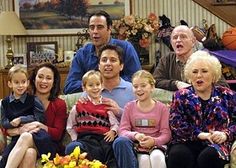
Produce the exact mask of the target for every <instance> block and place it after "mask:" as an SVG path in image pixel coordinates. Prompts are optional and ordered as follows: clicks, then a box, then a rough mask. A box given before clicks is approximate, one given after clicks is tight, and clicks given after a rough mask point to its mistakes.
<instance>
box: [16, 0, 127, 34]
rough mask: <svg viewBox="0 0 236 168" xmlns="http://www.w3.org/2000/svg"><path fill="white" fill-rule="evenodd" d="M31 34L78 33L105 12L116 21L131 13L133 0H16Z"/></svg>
mask: <svg viewBox="0 0 236 168" xmlns="http://www.w3.org/2000/svg"><path fill="white" fill-rule="evenodd" d="M13 2H14V3H13V4H14V10H15V11H16V13H17V14H18V15H19V17H20V19H21V21H22V23H23V25H24V26H25V28H26V30H27V32H28V34H34V35H37V34H38V35H40V34H43V35H45V34H76V33H77V32H79V31H80V30H81V29H83V28H87V27H88V23H87V22H88V16H89V15H90V14H91V13H92V12H94V11H97V10H105V11H106V12H108V13H109V14H110V15H111V18H112V19H113V20H117V19H120V18H122V17H124V16H125V15H129V14H130V0H63V1H62V0H13Z"/></svg>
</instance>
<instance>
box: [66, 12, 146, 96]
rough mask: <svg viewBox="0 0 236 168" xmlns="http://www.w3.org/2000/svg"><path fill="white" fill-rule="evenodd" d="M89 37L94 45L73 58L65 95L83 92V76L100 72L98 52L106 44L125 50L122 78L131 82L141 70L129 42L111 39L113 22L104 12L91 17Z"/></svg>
mask: <svg viewBox="0 0 236 168" xmlns="http://www.w3.org/2000/svg"><path fill="white" fill-rule="evenodd" d="M88 20H89V35H90V38H91V41H92V43H88V44H87V45H85V46H84V47H82V48H80V49H79V50H78V51H77V53H76V55H75V57H74V58H73V61H72V64H71V68H70V71H69V74H68V76H67V80H66V82H65V86H64V93H65V94H70V93H76V92H80V91H82V87H81V79H82V76H83V75H84V74H85V73H86V72H87V71H89V70H91V69H95V70H98V51H99V49H100V48H101V47H102V46H104V45H105V44H113V45H117V46H120V47H121V48H122V49H123V52H124V54H123V60H124V67H123V70H122V71H121V73H120V75H121V77H122V78H123V79H124V80H126V81H131V77H132V75H133V74H134V73H135V72H136V71H138V70H140V69H141V64H140V61H139V57H138V55H137V53H136V51H135V49H134V47H133V46H132V44H131V43H130V42H128V41H123V40H118V39H113V38H111V30H112V20H111V18H110V16H109V14H107V13H106V12H104V11H98V12H95V13H93V14H92V15H90V17H89V19H88Z"/></svg>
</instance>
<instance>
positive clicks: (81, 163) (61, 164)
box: [41, 147, 107, 168]
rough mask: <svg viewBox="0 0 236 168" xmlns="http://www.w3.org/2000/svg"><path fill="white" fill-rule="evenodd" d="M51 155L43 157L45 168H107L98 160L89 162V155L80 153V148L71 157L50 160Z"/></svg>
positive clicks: (57, 157) (58, 157)
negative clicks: (87, 157)
mask: <svg viewBox="0 0 236 168" xmlns="http://www.w3.org/2000/svg"><path fill="white" fill-rule="evenodd" d="M50 156H51V154H50V153H48V154H47V155H46V154H43V155H42V156H41V162H42V163H43V168H107V166H106V165H104V164H102V163H101V162H100V161H98V160H93V161H89V160H88V159H86V156H87V153H85V152H84V153H80V148H79V147H76V148H75V149H74V151H73V152H72V153H71V154H70V155H66V156H59V155H58V154H56V157H55V158H54V159H53V160H49V158H50Z"/></svg>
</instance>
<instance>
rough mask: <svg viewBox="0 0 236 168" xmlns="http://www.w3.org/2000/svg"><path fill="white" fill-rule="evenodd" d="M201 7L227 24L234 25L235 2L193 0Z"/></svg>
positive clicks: (235, 21)
mask: <svg viewBox="0 0 236 168" xmlns="http://www.w3.org/2000/svg"><path fill="white" fill-rule="evenodd" d="M193 1H194V2H196V3H197V4H199V5H201V6H202V7H203V8H205V9H207V10H209V11H210V12H211V13H213V14H214V15H216V16H218V17H219V18H221V19H222V20H224V21H225V22H226V23H228V24H229V25H231V26H233V27H235V26H236V19H235V18H236V12H235V11H236V4H235V3H228V4H227V3H226V4H224V3H217V5H216V3H215V0H193Z"/></svg>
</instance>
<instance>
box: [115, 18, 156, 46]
mask: <svg viewBox="0 0 236 168" xmlns="http://www.w3.org/2000/svg"><path fill="white" fill-rule="evenodd" d="M113 28H114V30H115V31H116V32H117V33H118V38H119V39H123V40H129V41H131V42H133V43H138V44H139V46H140V47H142V48H147V47H148V46H149V43H150V38H149V37H150V36H151V35H152V34H153V33H155V32H157V30H158V28H159V22H158V19H157V16H156V15H155V14H154V13H150V14H149V16H148V18H140V17H138V16H133V15H130V16H125V17H124V18H121V19H120V20H115V21H114V23H113Z"/></svg>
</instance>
